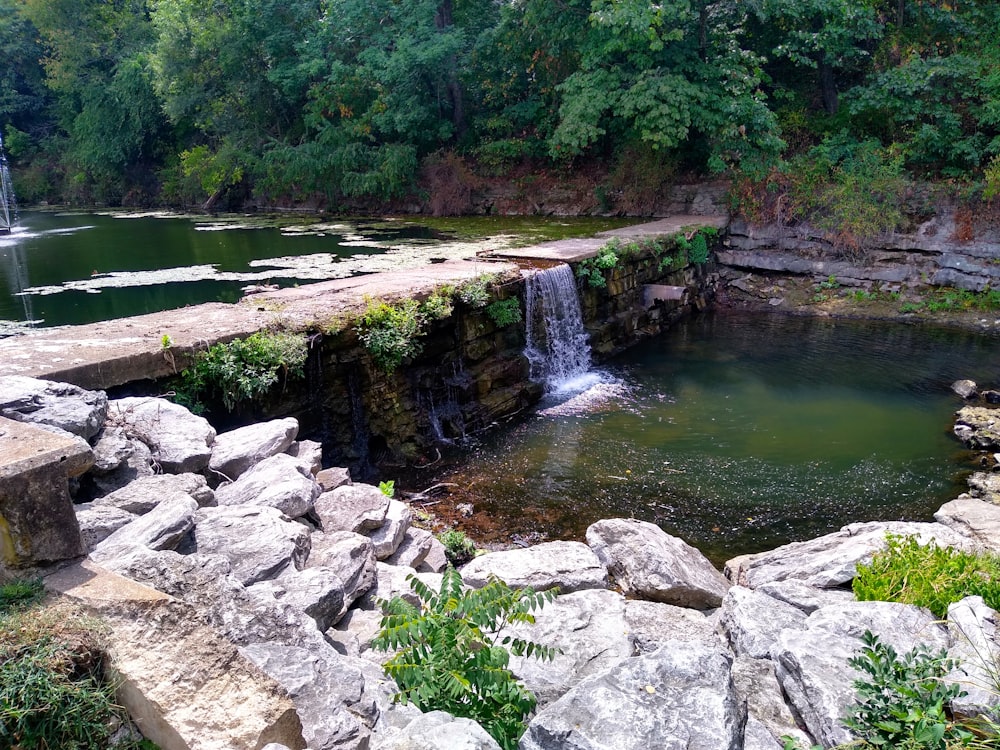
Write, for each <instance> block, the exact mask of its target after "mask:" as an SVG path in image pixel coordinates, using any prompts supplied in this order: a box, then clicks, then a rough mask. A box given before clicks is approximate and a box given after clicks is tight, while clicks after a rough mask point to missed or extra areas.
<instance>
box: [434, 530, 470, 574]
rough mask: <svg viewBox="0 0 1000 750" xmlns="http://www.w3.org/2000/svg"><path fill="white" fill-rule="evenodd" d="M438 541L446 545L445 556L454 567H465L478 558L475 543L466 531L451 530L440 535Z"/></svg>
mask: <svg viewBox="0 0 1000 750" xmlns="http://www.w3.org/2000/svg"><path fill="white" fill-rule="evenodd" d="M438 541H439V542H441V544H443V545H444V555H445V557H447V558H448V562H449V563H451V564H452V565H454V566H456V567H457V566H459V565H463V564H465V563H467V562H469V560H471V559H472V558H473V557H475V556H476V545H475V543H474V542H473V541H472V540H471V539H469V537H468V536H466V534H465V532H464V531H459V530H458V529H449V530H448V531H442V532H441V533H440V534H438Z"/></svg>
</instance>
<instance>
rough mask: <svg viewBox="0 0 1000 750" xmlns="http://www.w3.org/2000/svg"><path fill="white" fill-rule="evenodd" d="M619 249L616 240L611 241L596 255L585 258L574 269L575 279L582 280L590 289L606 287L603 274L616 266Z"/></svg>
mask: <svg viewBox="0 0 1000 750" xmlns="http://www.w3.org/2000/svg"><path fill="white" fill-rule="evenodd" d="M620 249H621V246H620V243H619V242H618V240H612V241H611V242H609V243H608V244H607V245H605V246H604V247H602V248H601V249H600V250H599V251H598V252H597V255H595V256H594V257H592V258H587V259H586V260H584V261H582V262H581V263H580V264H579V265H578V266H577V267H576V275H577V277H578V278H580V279H583V280H584V282H586V284H587V286H589V287H590V288H591V289H603V288H604V287H606V286H607V285H608V280H607V278H606V277H605V275H604V272H605V271H606V270H608V269H611V268H614V267H615V266H617V265H618V260H619V251H620Z"/></svg>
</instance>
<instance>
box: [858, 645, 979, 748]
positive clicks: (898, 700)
mask: <svg viewBox="0 0 1000 750" xmlns="http://www.w3.org/2000/svg"><path fill="white" fill-rule="evenodd" d="M862 641H863V642H864V646H863V647H862V649H861V652H860V653H859V654H858V655H856V656H854V657H852V658H851V659H849V660H848V663H849V664H850V665H851V666H852V667H854V668H855V669H857V670H858V671H859V672H861V673H862V674H863V675H864V677H862V678H861V679H859V680H855V681H854V688H855V690H856V691H857V698H856V701H855V705H854V706H853V707H852V709H851V711H850V713H849V714H848V717H847V718H846V719H845V720H844V724H845V725H846V726H847V727H848V729H850V730H851V731H852V732H853V733H854V734H856V735H857V736H858V737H860V738H861V739H862V740H864V741H865V742H867V743H868V744H869V745H870V746H873V747H878V748H908V749H909V750H924V749H926V750H946V748H951V747H955V746H956V744H958V745H963V746H964V745H967V744H968V742H969V741H970V740H971V739H972V735H971V734H970V733H969V732H967V731H965V730H964V729H962V728H961V727H960V726H958V725H956V724H955V723H954V722H952V721H951V720H950V719H949V718H948V714H947V710H948V705H949V703H950V702H951V701H952V700H953V699H955V698H957V697H959V696H961V695H964V691H963V690H962V689H961V686H960V685H957V684H954V683H952V684H948V685H946V684H945V683H944V682H943V679H942V678H944V677H945V676H946V675H947V674H948V673H949V672H950V671H951V670H952V669H954V667H955V666H956V662H955V661H954V660H952V659H948V658H947V651H946V650H944V649H942V650H941V651H940V652H939V653H937V654H932V653H930V650H929V649H928V648H927V647H926V646H924V645H920V646H917V647H916V648H914V649H913V650H912V651H910V652H909V653H907V654H904V655H902V656H899V655H897V654H896V651H895V649H893V648H892V647H891V646H889V645H888V644H885V643H883V642H882V641H880V640H879V639H878V637H877V636H875V635H873V634H872V633H871V631H865V634H864V636H863V637H862Z"/></svg>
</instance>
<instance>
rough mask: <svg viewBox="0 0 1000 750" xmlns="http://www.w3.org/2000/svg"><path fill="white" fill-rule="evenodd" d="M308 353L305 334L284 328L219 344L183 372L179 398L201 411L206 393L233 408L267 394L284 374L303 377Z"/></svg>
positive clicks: (197, 358) (285, 375)
mask: <svg viewBox="0 0 1000 750" xmlns="http://www.w3.org/2000/svg"><path fill="white" fill-rule="evenodd" d="M307 355H308V347H307V344H306V339H305V337H304V336H301V335H299V334H295V333H287V332H283V331H276V332H258V333H254V334H251V335H250V336H248V337H247V338H245V339H234V340H233V341H231V342H229V343H228V344H215V345H214V346H212V347H211V348H209V349H208V350H207V351H204V352H200V353H199V354H197V355H196V356H195V357H194V360H193V361H192V362H191V366H190V367H188V368H187V369H185V370H184V371H183V372H182V373H181V383H180V386H179V388H178V389H177V400H178V402H180V403H183V404H185V405H187V406H189V408H191V409H192V411H196V412H197V411H201V409H202V408H203V407H202V401H203V399H204V398H205V397H206V396H209V397H211V396H218V397H220V398H221V399H222V404H223V406H225V407H226V409H228V410H229V411H232V410H233V409H234V408H235V407H236V405H237V404H239V403H241V402H243V401H253V400H255V399H258V398H261V397H262V396H264V395H265V394H266V393H267V392H268V391H269V390H270V389H271V387H272V386H273V385H274V384H275V383H277V382H278V380H279V379H280V378H281V377H282V376H284V377H285V378H289V377H302V374H303V366H304V365H305V361H306V356H307Z"/></svg>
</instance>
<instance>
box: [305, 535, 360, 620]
mask: <svg viewBox="0 0 1000 750" xmlns="http://www.w3.org/2000/svg"><path fill="white" fill-rule="evenodd" d="M310 542H311V545H312V550H311V551H310V553H309V559H308V560H306V567H307V568H314V567H324V568H328V569H331V570H333V571H334V572H335V573H336V574H337V577H338V578H340V580H341V581H343V583H344V603H345V606H347V607H350V606H351V604H353V603H354V602H355V600H357V599H358V598H359V597H361V596H362V595H363V594H364V593H365V592H367V591H368V589H370V588H371V587H372V586H373V585H374V584H375V563H376V560H375V546H374V545H373V544H372V541H371V539H369V538H368V537H366V536H362V535H361V534H354V533H352V532H350V531H332V532H330V533H328V534H324V533H323V532H320V531H314V532H313V533H312V535H311V536H310Z"/></svg>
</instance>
